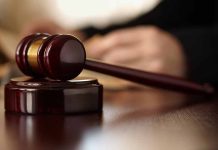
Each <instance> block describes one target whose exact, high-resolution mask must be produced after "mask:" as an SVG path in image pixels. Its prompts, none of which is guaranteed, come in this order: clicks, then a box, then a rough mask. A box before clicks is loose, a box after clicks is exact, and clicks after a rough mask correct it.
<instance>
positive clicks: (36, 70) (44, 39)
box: [16, 34, 214, 94]
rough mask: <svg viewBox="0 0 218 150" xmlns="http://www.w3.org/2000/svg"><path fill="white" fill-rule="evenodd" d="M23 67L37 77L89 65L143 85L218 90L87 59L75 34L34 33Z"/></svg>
mask: <svg viewBox="0 0 218 150" xmlns="http://www.w3.org/2000/svg"><path fill="white" fill-rule="evenodd" d="M16 62H17V65H18V67H19V68H20V70H21V71H22V72H23V73H24V74H26V75H28V76H34V77H49V78H51V79H55V80H68V79H72V78H75V77H76V76H78V75H79V74H80V72H81V71H82V70H83V69H84V68H85V69H88V70H92V71H96V72H100V73H104V74H108V75H112V76H115V77H118V78H122V79H126V80H129V81H133V82H136V83H139V84H143V85H149V86H153V87H157V88H163V89H168V90H172V91H177V92H184V93H191V94H212V93H213V92H214V89H213V88H212V87H211V86H209V85H207V84H205V85H200V84H197V83H194V82H191V81H187V80H185V79H182V78H178V77H173V76H168V75H162V74H156V73H150V72H145V71H140V70H136V69H130V68H126V67H121V66H115V65H110V64H106V63H102V62H99V61H94V60H90V59H86V53H85V48H84V46H83V44H82V43H81V42H80V41H79V40H78V39H77V38H75V37H74V36H71V35H48V34H32V35H29V36H27V37H25V38H24V39H23V40H22V41H21V42H20V43H19V45H18V47H17V50H16Z"/></svg>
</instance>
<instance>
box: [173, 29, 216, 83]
mask: <svg viewBox="0 0 218 150" xmlns="http://www.w3.org/2000/svg"><path fill="white" fill-rule="evenodd" d="M173 34H174V35H175V36H176V37H177V38H178V39H179V41H180V42H181V43H182V45H183V49H184V53H185V55H186V58H187V67H188V77H189V78H190V79H191V80H194V81H196V82H200V83H204V82H208V83H211V84H214V85H215V86H217V85H218V27H204V28H195V29H184V30H179V31H174V32H173Z"/></svg>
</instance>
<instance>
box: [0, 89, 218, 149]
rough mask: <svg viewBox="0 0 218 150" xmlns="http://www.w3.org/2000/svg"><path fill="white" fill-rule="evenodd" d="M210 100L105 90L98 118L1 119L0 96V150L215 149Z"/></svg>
mask: <svg viewBox="0 0 218 150" xmlns="http://www.w3.org/2000/svg"><path fill="white" fill-rule="evenodd" d="M213 99H214V100H210V99H209V98H206V99H201V98H199V97H190V96H187V95H182V94H178V93H172V92H167V91H160V90H155V89H149V88H146V89H137V88H136V89H127V90H118V91H105V95H104V105H103V113H102V114H83V115H68V116H64V115H38V116H25V115H22V114H5V113H4V108H3V97H1V99H0V149H7V150H21V149H22V150H25V149H31V150H38V149H40V150H41V149H43V150H44V149H46V150H47V149H49V150H50V149H52V150H56V149H64V150H65V149H66V150H68V149H71V150H72V149H82V150H95V149H97V150H104V149H106V150H108V149H110V150H111V149H115V150H122V149H125V150H135V149H136V150H137V149H139V150H141V149H150V150H156V149H167V150H170V149H173V150H174V149H179V150H180V149H190V150H192V149H215V148H217V147H218V144H217V137H218V132H217V131H218V102H217V101H216V96H215V97H214V98H213ZM198 100H201V101H199V102H198ZM190 102H191V103H190ZM192 102H194V103H192Z"/></svg>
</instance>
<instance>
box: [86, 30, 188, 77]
mask: <svg viewBox="0 0 218 150" xmlns="http://www.w3.org/2000/svg"><path fill="white" fill-rule="evenodd" d="M86 50H87V52H88V56H89V57H91V58H95V59H100V60H102V61H103V62H107V63H111V64H116V65H123V66H126V67H132V68H135V69H140V70H146V71H151V72H156V73H164V74H170V75H175V76H184V75H185V68H186V66H185V57H184V54H183V51H182V46H181V45H180V43H179V42H178V41H177V40H176V38H175V37H174V36H173V35H171V34H170V33H168V32H165V31H163V30H161V29H159V28H157V27H153V26H144V27H141V26H140V27H134V28H126V29H122V30H117V31H114V32H111V33H109V34H107V35H105V36H102V37H97V38H96V39H95V40H93V39H90V40H88V41H87V43H86Z"/></svg>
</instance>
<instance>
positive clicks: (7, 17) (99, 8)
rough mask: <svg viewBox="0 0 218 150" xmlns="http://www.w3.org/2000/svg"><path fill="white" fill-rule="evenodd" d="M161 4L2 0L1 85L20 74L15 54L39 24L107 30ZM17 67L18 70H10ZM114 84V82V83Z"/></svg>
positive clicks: (138, 0) (149, 0) (150, 0)
mask: <svg viewBox="0 0 218 150" xmlns="http://www.w3.org/2000/svg"><path fill="white" fill-rule="evenodd" d="M159 2H160V0H110V1H108V0H92V1H87V0H44V1H43V2H42V1H36V0H33V1H29V0H22V1H16V0H0V49H1V54H0V55H1V56H0V59H1V60H0V63H1V67H0V68H3V69H0V76H1V81H2V82H3V83H5V82H7V80H8V79H9V78H10V76H13V75H15V76H17V74H19V71H18V69H17V68H16V65H15V64H14V51H15V49H16V45H17V44H18V42H19V40H20V39H21V38H22V37H23V32H24V31H25V30H26V28H28V26H29V25H30V24H32V23H33V22H34V21H36V20H37V22H40V21H41V22H43V21H45V20H52V21H54V22H55V23H57V24H58V25H60V26H62V27H63V28H65V29H69V30H76V29H79V28H84V27H87V26H94V27H98V28H104V27H107V26H109V25H111V24H119V23H123V22H126V21H128V20H130V19H132V18H134V17H137V16H139V15H140V14H143V13H146V12H149V11H150V10H152V8H154V7H155V6H156V5H157V4H158V3H159ZM8 65H10V66H15V67H12V69H11V67H8ZM111 80H113V79H111Z"/></svg>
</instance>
